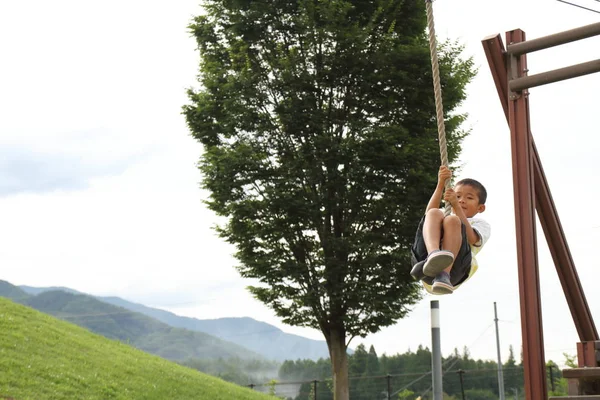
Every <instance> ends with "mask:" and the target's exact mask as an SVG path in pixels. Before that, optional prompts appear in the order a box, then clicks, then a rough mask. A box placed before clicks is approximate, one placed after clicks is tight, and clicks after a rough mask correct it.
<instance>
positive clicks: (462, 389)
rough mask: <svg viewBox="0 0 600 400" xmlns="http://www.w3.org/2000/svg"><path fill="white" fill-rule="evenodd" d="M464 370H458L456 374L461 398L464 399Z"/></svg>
mask: <svg viewBox="0 0 600 400" xmlns="http://www.w3.org/2000/svg"><path fill="white" fill-rule="evenodd" d="M464 373H465V371H463V370H462V369H459V370H458V375H459V376H460V392H461V393H462V400H465V382H464V381H463V374H464Z"/></svg>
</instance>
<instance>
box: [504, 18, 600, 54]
mask: <svg viewBox="0 0 600 400" xmlns="http://www.w3.org/2000/svg"><path fill="white" fill-rule="evenodd" d="M597 35H600V22H597V23H595V24H591V25H586V26H582V27H579V28H575V29H571V30H568V31H564V32H559V33H554V34H552V35H548V36H543V37H541V38H537V39H532V40H527V41H525V42H520V43H514V44H510V43H509V44H508V46H507V52H508V54H512V55H515V56H520V55H522V54H526V53H532V52H534V51H538V50H543V49H547V48H549V47H554V46H559V45H561V44H565V43H570V42H575V41H577V40H581V39H587V38H590V37H593V36H597Z"/></svg>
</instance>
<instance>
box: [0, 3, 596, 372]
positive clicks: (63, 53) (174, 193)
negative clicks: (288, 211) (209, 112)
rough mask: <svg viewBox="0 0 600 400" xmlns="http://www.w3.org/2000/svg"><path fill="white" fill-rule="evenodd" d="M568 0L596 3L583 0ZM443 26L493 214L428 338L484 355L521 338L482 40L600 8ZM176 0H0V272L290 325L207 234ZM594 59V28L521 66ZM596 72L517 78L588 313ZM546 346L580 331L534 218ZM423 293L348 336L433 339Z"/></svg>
mask: <svg viewBox="0 0 600 400" xmlns="http://www.w3.org/2000/svg"><path fill="white" fill-rule="evenodd" d="M578 4H581V5H584V6H587V7H593V8H595V9H597V10H600V3H598V2H597V1H596V0H578ZM434 10H435V20H436V28H437V33H438V35H439V36H440V39H444V38H451V39H458V40H460V41H461V42H462V43H464V44H465V45H466V51H465V54H466V55H472V56H473V57H474V58H475V62H476V65H477V66H478V67H479V74H478V76H477V77H476V79H475V80H474V82H473V83H472V84H471V85H470V86H469V88H468V100H467V102H466V103H465V104H464V110H465V111H467V112H468V113H469V115H470V117H469V119H468V122H467V127H470V128H471V129H472V134H471V136H470V137H469V138H468V139H467V140H465V142H464V146H463V153H462V155H461V159H460V163H461V165H463V172H462V174H461V175H460V176H459V178H461V177H467V176H468V177H472V178H475V179H478V180H480V181H482V182H483V183H484V184H485V185H486V186H487V189H488V193H489V198H488V203H487V211H486V212H485V213H484V214H482V215H481V217H485V218H486V219H487V220H488V221H489V222H490V223H491V225H492V236H491V239H490V241H489V243H488V244H487V245H486V247H485V248H484V250H483V251H482V252H481V253H480V255H479V256H478V260H479V263H480V270H479V272H478V273H477V274H476V275H475V276H474V278H473V279H472V280H471V281H469V282H468V283H467V284H465V285H464V286H462V287H461V288H460V289H459V290H458V291H457V292H456V293H455V294H453V295H451V296H445V297H436V299H439V300H440V306H441V327H442V351H443V354H444V355H445V356H446V355H449V354H450V353H451V352H452V351H453V349H454V348H458V349H459V350H460V351H462V348H463V347H464V346H467V347H468V348H469V349H470V351H471V355H472V356H473V357H476V358H483V359H495V358H496V348H495V346H496V339H495V333H494V320H493V319H494V313H493V312H494V311H493V310H494V309H493V303H494V302H497V305H498V314H499V319H500V321H499V327H500V341H501V350H502V358H503V360H504V361H505V360H506V359H507V358H508V349H509V346H510V345H512V346H514V348H515V352H516V355H517V356H518V354H519V352H520V348H521V329H520V314H519V294H518V279H517V266H516V250H515V249H516V244H515V237H514V213H513V198H512V193H513V191H512V190H513V189H512V175H511V158H510V140H509V138H510V136H509V131H508V128H507V125H506V122H505V117H504V114H503V111H502V108H501V105H500V102H499V100H498V96H497V94H496V89H495V87H494V83H493V80H492V78H491V75H490V73H489V68H488V65H487V61H486V59H485V56H484V53H483V50H482V46H481V40H482V39H483V38H484V37H486V36H488V35H490V34H496V33H501V34H502V37H504V32H506V31H508V30H511V29H515V28H521V29H523V30H524V31H525V32H526V33H527V37H528V38H529V39H532V38H536V37H540V36H544V35H548V34H552V33H556V32H559V31H562V30H566V29H571V28H575V27H578V26H581V25H586V24H591V23H594V22H598V21H599V20H600V14H596V13H592V12H589V11H585V10H582V9H578V8H575V7H572V6H569V5H566V4H564V3H560V2H558V1H553V0H531V1H527V2H523V1H521V0H507V1H504V2H489V1H477V2H474V1H467V0H452V1H447V0H438V1H436V2H435V3H434ZM200 12H201V9H200V6H199V1H190V0H177V1H166V0H145V1H141V0H125V1H124V0H119V1H117V0H105V1H101V2H100V1H89V0H72V1H69V0H55V1H52V2H48V1H46V0H29V1H28V0H2V1H0V57H1V59H2V62H1V63H0V266H1V267H0V279H3V280H7V281H9V282H11V283H13V284H17V285H31V286H51V285H59V286H66V287H70V288H73V289H77V290H80V291H82V292H86V293H90V294H95V295H114V296H120V297H123V298H125V299H128V300H130V301H135V302H139V303H142V304H146V305H149V306H154V307H159V308H164V309H168V310H170V311H173V312H175V313H177V314H180V315H186V316H191V317H196V318H201V319H206V318H219V317H231V316H239V317H241V316H249V317H252V318H255V319H257V320H261V321H265V322H268V323H271V324H274V325H276V326H278V327H280V328H281V329H283V330H284V331H286V332H291V333H297V334H301V335H304V336H307V337H311V338H315V339H322V335H321V333H320V332H318V331H314V330H310V329H300V328H294V327H289V326H286V325H283V324H281V322H280V321H279V320H278V318H277V317H275V315H274V314H273V312H272V311H271V310H270V309H268V308H267V307H266V306H264V305H263V304H262V303H259V302H258V301H256V300H254V299H252V297H251V296H250V295H249V294H248V293H247V292H246V290H245V289H244V288H245V286H246V285H248V284H249V282H248V281H246V280H243V279H241V278H240V277H239V276H238V273H237V271H236V270H235V269H234V265H235V263H236V261H235V260H234V259H233V258H232V257H231V254H232V252H233V249H232V248H231V247H230V246H229V245H227V244H226V243H224V242H223V241H222V240H221V239H219V238H218V237H216V235H215V234H214V232H213V230H212V229H211V226H213V225H214V224H215V223H216V222H217V218H216V217H215V216H214V215H213V214H212V212H210V211H209V210H207V209H206V207H205V206H204V205H203V204H202V202H201V201H202V199H203V198H206V193H203V192H202V191H201V190H200V189H199V182H200V180H201V176H200V174H199V171H198V170H197V169H196V167H195V165H196V162H197V160H198V159H199V157H200V154H201V147H200V145H199V144H198V143H196V142H195V141H194V140H193V139H192V138H191V137H190V136H189V133H188V130H187V127H186V124H185V120H184V118H183V116H182V115H181V107H182V105H184V104H186V103H187V102H188V100H187V97H186V94H185V90H186V88H188V87H192V86H195V85H196V76H197V74H198V53H197V52H196V51H195V47H196V46H195V42H194V40H193V39H192V38H191V37H190V34H189V32H188V31H187V28H186V27H187V25H188V23H189V22H190V20H191V18H192V16H194V15H197V14H199V13H200ZM598 57H600V38H594V39H587V40H584V41H581V42H578V43H572V44H569V45H566V46H561V47H558V48H554V49H550V50H545V51H543V52H539V53H534V54H531V55H530V56H529V68H530V73H536V72H542V71H545V70H550V69H553V68H558V67H563V66H567V65H571V64H574V63H579V62H583V61H590V60H593V59H597V58H598ZM598 93H600V74H596V75H590V76H587V77H582V78H577V79H575V80H570V81H567V82H561V83H555V84H552V85H548V86H545V87H541V88H534V89H532V91H531V97H530V100H531V123H532V130H533V132H534V138H535V140H536V143H537V145H538V149H539V151H540V154H541V158H542V161H543V164H544V168H545V171H546V175H547V177H548V180H549V182H550V186H551V188H552V194H553V196H554V200H555V202H556V204H557V207H558V209H559V213H560V216H561V220H562V224H563V228H564V230H565V231H566V233H567V238H568V239H569V243H570V246H571V250H572V254H573V258H574V259H575V263H576V265H577V267H578V272H579V277H580V279H581V281H582V284H583V287H584V289H585V290H586V295H587V299H588V304H589V306H590V308H591V310H592V313H593V315H594V317H595V318H596V321H600V291H598V290H595V291H594V290H593V288H594V287H595V286H597V280H598V277H599V274H598V272H597V271H598V268H600V264H599V263H598V257H596V256H595V254H594V251H595V250H596V247H595V246H596V245H597V243H596V241H597V240H598V237H599V234H600V216H599V215H598V213H597V212H596V210H597V207H595V199H597V198H598V197H599V196H600V187H599V185H597V182H598V178H597V176H598V173H597V154H598V151H599V150H600V143H599V141H600V139H599V137H600V135H599V134H600V128H599V124H598V121H597V118H598V104H599V101H598ZM539 238H540V244H539V248H540V256H539V259H540V275H541V288H542V296H543V298H542V306H543V311H544V329H545V331H544V338H545V348H546V358H547V359H552V360H554V361H556V362H557V363H559V364H562V363H563V361H564V357H563V356H562V354H563V353H564V352H567V353H570V354H575V344H576V342H578V341H579V338H578V337H577V333H576V330H575V327H574V324H573V321H572V318H571V316H570V313H569V310H568V307H567V304H566V301H565V298H564V295H563V293H562V289H561V286H560V284H559V281H558V277H557V274H556V270H555V267H554V265H553V263H552V260H551V258H550V256H549V253H548V251H547V246H546V244H545V240H544V237H543V234H542V231H541V228H540V229H539ZM432 299H434V298H433V297H432V296H427V297H425V298H424V300H423V301H422V302H421V303H420V304H419V305H418V306H416V307H415V308H414V310H413V312H412V313H411V314H410V315H409V316H408V317H407V318H406V319H404V320H402V321H400V322H398V324H396V325H394V326H392V327H389V328H386V329H384V330H382V331H381V332H379V333H377V334H374V335H371V336H369V337H367V338H366V339H360V338H359V339H358V340H355V341H353V342H352V343H351V346H352V347H354V346H356V345H357V344H358V343H365V344H366V345H367V346H368V345H371V344H373V345H374V346H375V348H376V350H377V351H378V353H380V354H381V353H384V352H385V353H387V354H395V353H398V352H405V351H407V350H408V349H412V350H414V349H416V348H417V346H418V345H419V344H423V345H424V346H430V341H431V339H430V325H429V306H430V301H431V300H432Z"/></svg>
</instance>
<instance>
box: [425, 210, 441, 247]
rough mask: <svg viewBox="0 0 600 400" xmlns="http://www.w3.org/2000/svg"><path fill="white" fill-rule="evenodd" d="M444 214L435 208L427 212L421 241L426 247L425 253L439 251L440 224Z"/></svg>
mask: <svg viewBox="0 0 600 400" xmlns="http://www.w3.org/2000/svg"><path fill="white" fill-rule="evenodd" d="M443 221H444V212H443V211H442V210H439V209H437V208H434V209H431V210H429V211H427V214H426V215H425V222H424V223H423V241H424V242H425V247H427V253H431V252H432V251H435V250H439V249H440V241H441V239H442V223H443Z"/></svg>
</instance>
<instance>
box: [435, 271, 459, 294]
mask: <svg viewBox="0 0 600 400" xmlns="http://www.w3.org/2000/svg"><path fill="white" fill-rule="evenodd" d="M432 290H433V293H434V294H451V293H452V292H454V286H452V283H451V282H450V274H448V273H447V272H444V271H442V272H440V274H439V275H438V276H436V277H435V279H434V280H433V289H432Z"/></svg>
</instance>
